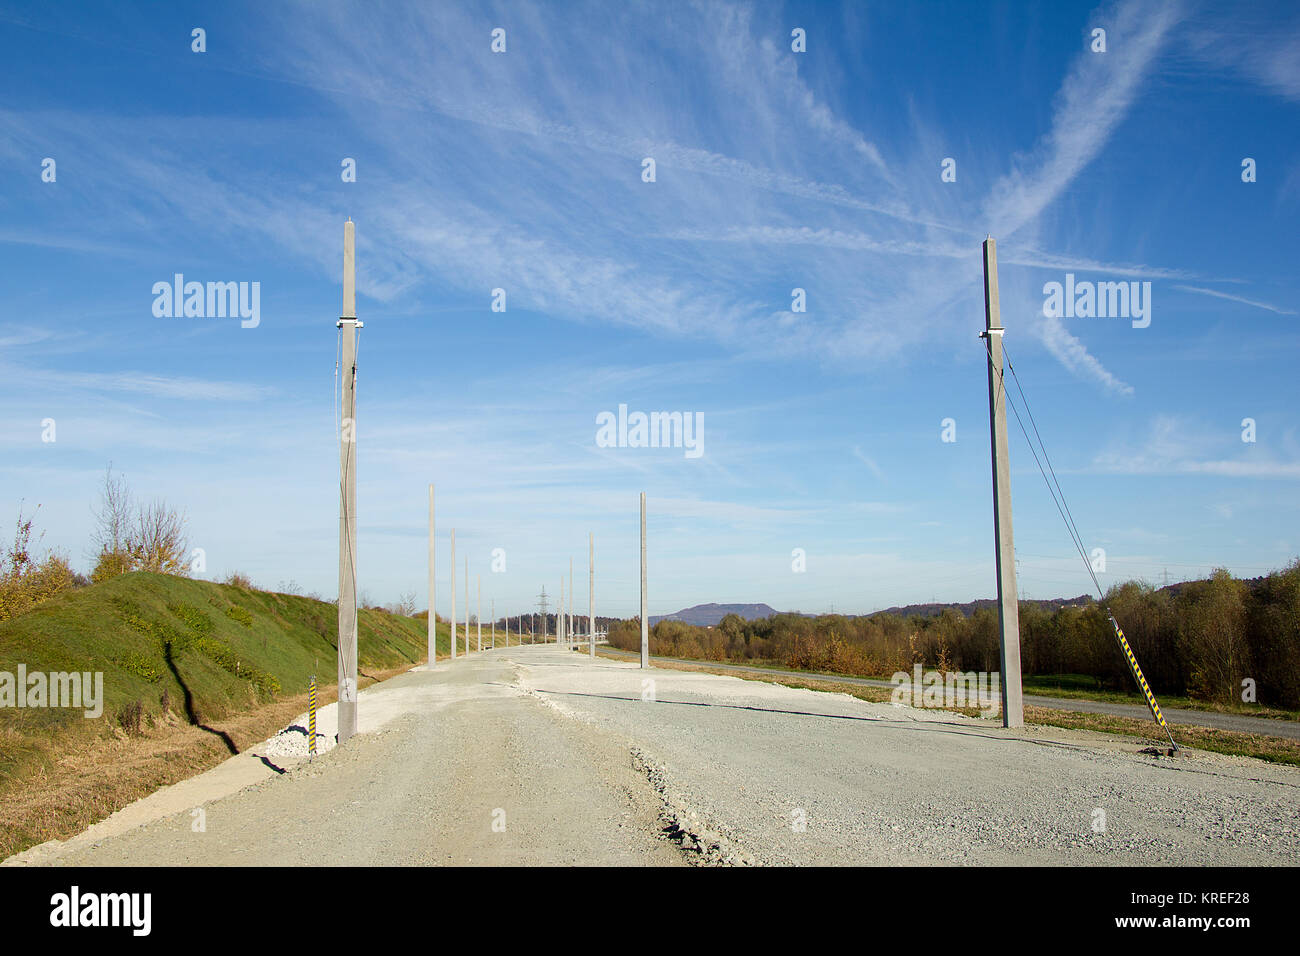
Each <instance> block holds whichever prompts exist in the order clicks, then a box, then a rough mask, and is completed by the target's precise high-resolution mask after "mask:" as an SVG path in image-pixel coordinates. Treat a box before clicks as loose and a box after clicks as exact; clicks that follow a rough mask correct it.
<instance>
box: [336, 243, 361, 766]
mask: <svg viewBox="0 0 1300 956" xmlns="http://www.w3.org/2000/svg"><path fill="white" fill-rule="evenodd" d="M355 228H356V227H355V226H354V225H353V223H352V220H351V219H350V218H349V219H348V221H347V222H346V223H344V224H343V313H342V314H341V315H340V316H339V320H338V324H337V327H338V328H339V329H340V330H341V335H342V343H341V345H340V350H341V354H342V364H341V366H340V367H341V369H342V374H343V408H342V412H341V418H342V422H341V429H340V432H339V591H338V594H339V642H338V649H339V650H338V664H339V696H338V742H339V743H343V742H344V741H345V740H347V739H348V738H349V737H351V736H352V735H353V734H355V733H356V732H357V329H359V328H363V325H362V323H360V322H358V321H357V279H356V236H355Z"/></svg>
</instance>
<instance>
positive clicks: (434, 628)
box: [429, 485, 438, 667]
mask: <svg viewBox="0 0 1300 956" xmlns="http://www.w3.org/2000/svg"><path fill="white" fill-rule="evenodd" d="M433 544H434V535H433V485H429V666H430V667H433V662H434V661H435V659H437V658H438V614H437V607H438V600H437V597H438V584H437V580H438V579H437V578H435V576H434V574H433V571H434V562H435V561H437V555H435V554H434V550H435V549H434V546H433Z"/></svg>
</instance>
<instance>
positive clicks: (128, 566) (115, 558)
mask: <svg viewBox="0 0 1300 956" xmlns="http://www.w3.org/2000/svg"><path fill="white" fill-rule="evenodd" d="M132 565H133V562H132V560H131V556H130V555H129V554H127V553H126V552H125V551H101V552H100V553H99V560H98V561H96V562H95V570H93V571H91V572H90V580H91V581H92V582H93V583H95V584H102V583H103V582H105V581H108V580H110V579H111V578H115V577H117V576H118V575H120V574H126V573H127V572H128V571H131V570H134V569H133V567H132Z"/></svg>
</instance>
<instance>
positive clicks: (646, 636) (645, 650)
mask: <svg viewBox="0 0 1300 956" xmlns="http://www.w3.org/2000/svg"><path fill="white" fill-rule="evenodd" d="M649 613H650V600H649V597H648V595H647V594H646V567H645V492H644V491H643V492H641V666H642V667H649V666H650V618H649V617H648V615H649Z"/></svg>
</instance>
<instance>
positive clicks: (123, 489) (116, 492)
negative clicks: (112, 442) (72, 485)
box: [91, 462, 132, 557]
mask: <svg viewBox="0 0 1300 956" xmlns="http://www.w3.org/2000/svg"><path fill="white" fill-rule="evenodd" d="M93 512H94V515H95V531H94V534H93V536H92V539H91V540H92V541H93V542H94V544H95V547H96V549H97V554H96V557H98V556H99V555H102V554H122V553H124V552H125V551H126V541H127V537H128V535H129V534H130V531H131V519H132V513H131V512H132V507H131V490H130V489H129V488H128V487H127V486H126V479H125V478H122V477H121V476H115V475H114V474H113V463H112V462H109V463H108V467H107V468H105V469H104V484H103V486H102V487H101V488H100V490H99V507H98V508H95V509H93Z"/></svg>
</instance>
